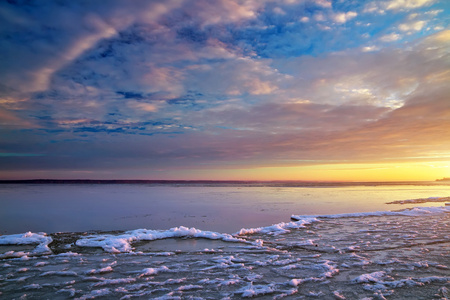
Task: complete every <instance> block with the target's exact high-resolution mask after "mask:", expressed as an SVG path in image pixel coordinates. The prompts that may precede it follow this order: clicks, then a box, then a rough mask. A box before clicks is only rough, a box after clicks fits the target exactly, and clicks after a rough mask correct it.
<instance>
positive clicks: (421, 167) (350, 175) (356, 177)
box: [171, 162, 450, 182]
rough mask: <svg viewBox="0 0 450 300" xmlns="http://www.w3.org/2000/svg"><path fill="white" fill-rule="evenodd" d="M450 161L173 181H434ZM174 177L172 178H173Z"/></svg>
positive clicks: (190, 175) (448, 170) (188, 174)
mask: <svg viewBox="0 0 450 300" xmlns="http://www.w3.org/2000/svg"><path fill="white" fill-rule="evenodd" d="M449 166H450V162H432V163H380V164H376V163H372V164H369V163H367V164H362V163H361V164H324V165H312V166H283V167H259V168H258V167H256V168H245V169H214V170H210V169H202V170H198V169H197V170H184V171H181V172H177V173H176V174H177V175H178V176H177V175H175V174H173V179H190V180H197V179H198V180H204V179H207V180H260V181H272V180H280V181H283V180H286V181H288V180H298V181H347V182H351V181H354V182H357V181H361V182H365V181H366V182H370V181H379V182H382V181H434V180H436V179H440V178H443V177H449V175H450V167H449ZM171 177H172V176H171ZM180 177H182V178H180Z"/></svg>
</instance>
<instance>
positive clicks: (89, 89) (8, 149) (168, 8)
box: [0, 0, 450, 177]
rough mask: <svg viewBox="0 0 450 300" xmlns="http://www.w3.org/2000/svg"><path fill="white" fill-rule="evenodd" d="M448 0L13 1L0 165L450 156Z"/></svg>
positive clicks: (0, 64)
mask: <svg viewBox="0 0 450 300" xmlns="http://www.w3.org/2000/svg"><path fill="white" fill-rule="evenodd" d="M445 9H446V7H445V4H444V2H439V1H422V2H420V3H419V2H417V1H397V0H390V1H373V2H370V3H367V4H364V3H363V4H361V3H356V4H355V3H347V2H341V1H335V2H331V1H326V0H320V1H319V0H316V1H293V0H292V1H288V0H286V1H250V0H249V1H234V0H220V1H214V2H211V1H132V2H128V1H107V4H106V3H105V2H98V1H76V2H73V1H47V2H45V3H31V4H30V3H29V2H21V1H17V2H15V1H10V2H3V3H1V4H0V16H1V18H0V19H1V21H0V28H1V29H0V55H1V57H2V58H4V59H2V60H1V61H0V82H1V83H0V126H1V129H0V130H1V131H0V132H1V136H2V140H1V142H0V153H2V155H1V156H0V166H1V167H2V169H3V170H6V171H7V172H12V171H18V170H23V171H26V170H40V171H45V172H51V170H65V171H67V172H69V173H67V174H70V171H74V170H75V171H77V172H78V171H88V172H94V173H95V172H99V174H103V173H102V172H105V171H107V172H113V173H114V172H115V173H114V174H117V176H119V177H120V176H121V175H120V174H132V173H133V171H131V170H133V169H139V170H143V171H142V172H141V173H140V174H141V175H139V176H144V175H143V174H146V173H145V172H146V171H145V170H147V171H148V176H149V177H152V176H164V173H161V171H158V172H157V173H153V171H154V170H163V169H170V170H176V169H177V168H179V169H184V170H186V169H189V168H199V167H200V168H206V167H207V166H214V167H216V168H220V167H224V168H228V167H229V166H230V165H232V166H234V165H241V166H247V167H254V166H278V165H289V163H293V162H294V161H296V162H297V163H298V162H299V161H303V162H304V163H308V164H310V163H311V162H312V161H314V162H316V163H327V162H331V161H333V162H336V161H338V162H339V161H341V162H352V161H353V162H375V161H386V160H397V161H404V160H412V159H414V158H416V159H418V160H422V159H427V158H428V159H432V160H448V159H449V156H450V153H448V150H446V149H450V141H449V138H448V137H447V135H446V132H450V124H449V121H448V120H449V119H450V112H449V111H450V99H448V95H449V94H450V91H449V89H448V87H447V86H448V82H449V81H450V75H449V73H448V70H449V69H450V63H449V62H450V59H449V49H450V47H449V46H450V45H449V43H450V33H449V32H450V31H449V30H448V18H445V17H444V18H443V17H440V16H448V11H445ZM436 153H440V154H436ZM443 153H444V154H443ZM125 170H127V171H125ZM121 172H124V173H121ZM127 172H128V173H127ZM55 174H56V173H55ZM58 174H61V173H58ZM90 174H92V173H90ZM2 176H3V177H8V175H7V174H6V175H2ZM124 176H125V175H124Z"/></svg>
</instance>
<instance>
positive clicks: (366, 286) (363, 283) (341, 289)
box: [0, 198, 450, 299]
mask: <svg viewBox="0 0 450 300" xmlns="http://www.w3.org/2000/svg"><path fill="white" fill-rule="evenodd" d="M433 199H435V198H433ZM417 200H418V201H417V203H424V201H419V200H423V199H417ZM430 200H431V198H430ZM446 201H447V202H448V199H446V198H442V199H441V201H440V202H442V203H439V204H440V205H441V206H434V207H428V208H427V207H418V208H414V209H411V208H407V209H402V210H401V211H394V212H388V211H381V212H373V213H359V214H356V213H352V214H339V215H317V216H292V220H291V221H290V220H286V222H285V223H279V224H275V225H272V226H268V227H259V228H248V229H242V230H240V231H238V232H236V233H234V234H226V233H217V232H212V231H202V230H199V229H195V228H185V227H177V228H172V229H170V230H145V229H140V230H132V231H126V232H96V233H94V232H91V233H59V234H51V235H47V234H44V233H26V234H17V235H4V236H0V253H1V254H0V298H1V299H150V298H151V299H156V298H159V299H239V298H246V297H256V298H258V299H259V298H260V299H282V298H285V299H449V297H450V259H449V257H450V247H449V243H450V230H449V225H450V214H449V213H450V206H445V204H444V203H443V202H446ZM433 202H436V201H435V200H433ZM407 203H410V204H411V203H413V204H414V201H409V202H407ZM425 203H426V201H425Z"/></svg>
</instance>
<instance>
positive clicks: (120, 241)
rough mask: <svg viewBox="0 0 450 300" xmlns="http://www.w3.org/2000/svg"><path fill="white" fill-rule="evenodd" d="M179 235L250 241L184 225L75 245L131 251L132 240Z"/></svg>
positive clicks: (97, 238) (90, 238)
mask: <svg viewBox="0 0 450 300" xmlns="http://www.w3.org/2000/svg"><path fill="white" fill-rule="evenodd" d="M181 237H192V238H205V239H212V240H223V241H225V242H241V243H250V242H248V241H247V240H244V239H242V238H236V237H233V236H232V235H230V234H227V233H217V232H213V231H203V230H200V229H196V228H187V227H184V226H180V227H174V228H171V229H169V230H165V231H163V230H148V229H137V230H132V231H127V232H125V233H124V234H121V235H91V236H87V237H85V238H82V239H79V240H77V242H76V245H77V246H80V247H99V248H103V249H104V250H105V251H107V252H111V253H120V252H131V251H133V247H132V246H131V243H132V242H136V241H153V240H160V239H168V238H181Z"/></svg>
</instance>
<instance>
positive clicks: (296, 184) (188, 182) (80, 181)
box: [0, 179, 450, 187]
mask: <svg viewBox="0 0 450 300" xmlns="http://www.w3.org/2000/svg"><path fill="white" fill-rule="evenodd" d="M446 183H449V184H450V181H447V180H442V179H441V180H435V181H373V182H347V181H345V182H344V181H342V182H337V181H281V180H280V181H276V180H274V181H256V180H144V179H21V180H0V184H99V185H100V184H105V185H106V184H150V185H174V184H175V185H186V186H188V185H207V186H215V185H219V186H222V185H224V186H225V185H239V186H275V187H312V186H329V187H332V186H376V185H436V184H438V185H439V184H446Z"/></svg>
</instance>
